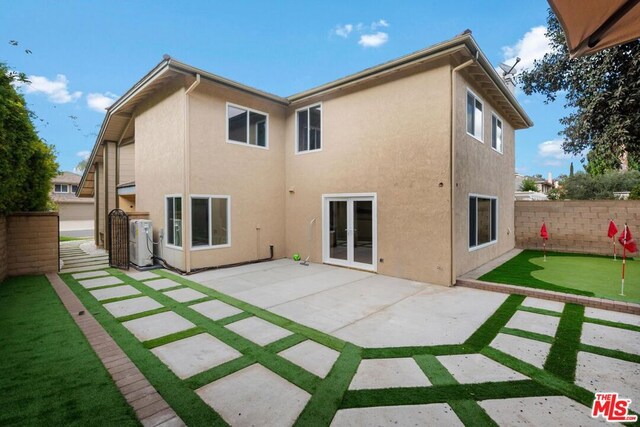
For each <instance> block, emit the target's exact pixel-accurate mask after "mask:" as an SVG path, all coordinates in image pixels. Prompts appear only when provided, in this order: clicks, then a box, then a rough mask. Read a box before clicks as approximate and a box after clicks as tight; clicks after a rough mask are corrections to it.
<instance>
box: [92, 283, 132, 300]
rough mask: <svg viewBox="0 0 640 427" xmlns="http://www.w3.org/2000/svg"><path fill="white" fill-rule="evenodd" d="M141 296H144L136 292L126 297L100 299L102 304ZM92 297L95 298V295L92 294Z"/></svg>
mask: <svg viewBox="0 0 640 427" xmlns="http://www.w3.org/2000/svg"><path fill="white" fill-rule="evenodd" d="M118 286H122V284H120V285H118ZM87 291H93V289H90V290H87ZM141 296H142V295H141V294H134V295H127V296H125V297H117V298H109V299H103V300H101V301H100V304H109V303H110V302H120V301H126V300H128V299H134V298H140V297H141ZM91 298H93V295H91Z"/></svg>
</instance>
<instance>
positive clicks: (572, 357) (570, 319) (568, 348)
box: [544, 304, 584, 382]
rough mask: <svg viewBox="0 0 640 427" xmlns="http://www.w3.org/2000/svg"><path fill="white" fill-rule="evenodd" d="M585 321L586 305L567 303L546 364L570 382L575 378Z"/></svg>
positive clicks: (548, 368)
mask: <svg viewBox="0 0 640 427" xmlns="http://www.w3.org/2000/svg"><path fill="white" fill-rule="evenodd" d="M583 321H584V306H582V305H576V304H565V306H564V310H563V311H562V317H560V323H558V330H557V331H556V339H555V340H554V341H553V344H552V345H551V350H549V355H548V356H547V361H546V362H545V364H544V368H545V369H546V370H547V371H549V372H550V373H552V374H555V375H557V376H558V377H560V378H562V379H565V380H567V381H570V382H573V381H574V380H575V375H576V364H577V363H578V348H579V346H580V335H581V334H582V323H583Z"/></svg>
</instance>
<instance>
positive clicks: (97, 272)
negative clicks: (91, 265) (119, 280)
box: [71, 270, 109, 280]
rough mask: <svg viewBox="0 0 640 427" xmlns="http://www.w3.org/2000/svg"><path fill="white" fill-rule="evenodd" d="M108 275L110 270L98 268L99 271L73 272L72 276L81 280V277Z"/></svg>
mask: <svg viewBox="0 0 640 427" xmlns="http://www.w3.org/2000/svg"><path fill="white" fill-rule="evenodd" d="M108 275H109V272H108V271H104V270H98V271H86V272H84V273H75V274H72V275H71V277H73V278H74V279H76V280H79V279H88V278H90V277H103V276H108Z"/></svg>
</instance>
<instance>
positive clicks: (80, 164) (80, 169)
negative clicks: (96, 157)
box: [76, 159, 89, 173]
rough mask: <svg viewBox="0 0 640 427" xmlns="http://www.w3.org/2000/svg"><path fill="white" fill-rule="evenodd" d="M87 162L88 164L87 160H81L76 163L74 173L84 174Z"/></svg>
mask: <svg viewBox="0 0 640 427" xmlns="http://www.w3.org/2000/svg"><path fill="white" fill-rule="evenodd" d="M87 162H89V159H82V160H80V161H79V162H78V164H77V165H76V171H77V172H78V173H82V172H84V170H85V169H86V168H87Z"/></svg>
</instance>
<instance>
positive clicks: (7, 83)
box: [0, 63, 58, 215]
mask: <svg viewBox="0 0 640 427" xmlns="http://www.w3.org/2000/svg"><path fill="white" fill-rule="evenodd" d="M15 81H21V82H25V81H26V77H25V76H24V74H19V73H16V72H14V71H12V70H10V69H9V68H8V67H7V65H6V64H3V63H0V215H2V214H6V213H9V212H17V211H25V212H26V211H41V210H47V208H48V207H49V206H50V201H49V193H50V191H51V179H52V178H53V177H55V176H56V175H57V173H58V164H57V163H56V156H55V153H54V150H53V146H51V145H49V144H47V143H46V142H44V141H43V140H42V139H40V137H39V136H38V134H37V133H36V130H35V128H34V126H33V123H32V122H31V119H32V117H33V115H32V113H31V112H30V111H29V110H28V109H27V106H26V102H25V100H24V97H23V96H22V95H21V94H19V93H18V92H17V91H16V89H15V88H14V86H13V84H12V83H13V82H15Z"/></svg>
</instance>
